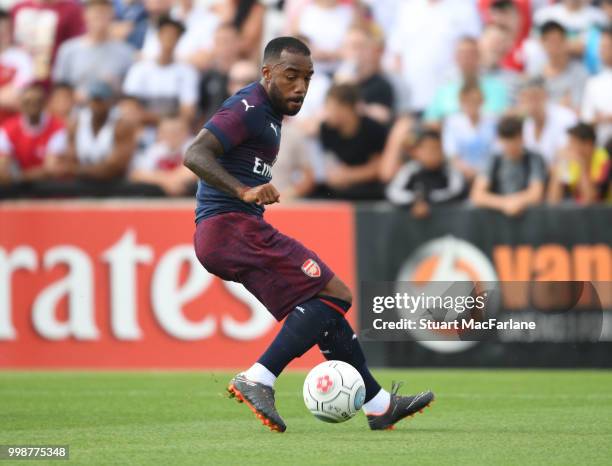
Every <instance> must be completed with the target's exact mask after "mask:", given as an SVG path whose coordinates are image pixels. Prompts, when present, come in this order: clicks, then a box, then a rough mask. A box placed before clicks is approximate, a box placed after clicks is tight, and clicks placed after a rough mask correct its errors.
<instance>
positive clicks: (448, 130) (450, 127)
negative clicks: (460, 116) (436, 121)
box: [442, 117, 459, 158]
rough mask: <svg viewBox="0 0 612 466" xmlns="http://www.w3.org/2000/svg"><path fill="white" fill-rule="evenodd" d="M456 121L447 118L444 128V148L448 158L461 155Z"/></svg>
mask: <svg viewBox="0 0 612 466" xmlns="http://www.w3.org/2000/svg"><path fill="white" fill-rule="evenodd" d="M454 121H455V120H454V119H453V118H452V117H450V118H447V119H446V120H445V121H444V125H443V127H442V147H443V149H444V154H445V155H446V157H447V158H453V157H456V156H458V155H459V149H458V144H457V137H456V136H457V134H456V128H455V125H454Z"/></svg>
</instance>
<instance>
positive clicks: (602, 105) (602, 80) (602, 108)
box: [582, 28, 612, 145]
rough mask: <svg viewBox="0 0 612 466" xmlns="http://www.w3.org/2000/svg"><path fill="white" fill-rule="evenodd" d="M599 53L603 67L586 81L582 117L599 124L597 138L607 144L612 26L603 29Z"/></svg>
mask: <svg viewBox="0 0 612 466" xmlns="http://www.w3.org/2000/svg"><path fill="white" fill-rule="evenodd" d="M599 54H600V56H601V63H602V66H603V69H602V71H601V72H599V73H598V74H597V75H595V76H593V77H592V78H589V80H588V81H587V83H586V87H585V89H584V98H583V101H582V119H583V120H584V121H586V122H587V123H592V124H594V125H596V126H597V140H598V142H599V144H602V145H605V144H607V143H608V142H609V141H610V140H611V138H612V28H607V29H604V30H603V31H602V33H601V43H600V46H599Z"/></svg>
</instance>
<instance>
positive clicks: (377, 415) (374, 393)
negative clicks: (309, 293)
mask: <svg viewBox="0 0 612 466" xmlns="http://www.w3.org/2000/svg"><path fill="white" fill-rule="evenodd" d="M339 296H342V297H344V298H345V299H346V300H347V301H342V298H339ZM319 297H320V298H321V300H322V301H324V302H326V301H327V302H328V304H329V305H333V304H341V303H343V302H344V303H346V304H347V305H348V306H350V302H351V301H352V298H351V297H350V290H349V288H348V287H347V286H346V285H345V284H344V283H343V282H342V281H341V280H340V279H338V277H335V276H334V278H333V279H332V280H331V281H330V283H329V284H328V286H326V287H325V289H324V290H323V291H322V292H321V295H319ZM347 309H348V307H347ZM340 317H341V318H338V319H335V320H334V321H333V322H332V323H331V325H330V326H329V327H328V328H327V330H326V331H325V332H324V333H323V336H322V338H321V339H320V340H319V341H318V345H319V349H320V350H321V353H322V354H323V356H325V358H326V359H328V360H339V361H344V362H346V363H348V364H350V365H352V366H353V367H354V368H355V369H357V371H358V372H359V374H361V377H362V378H363V381H364V384H365V387H366V397H365V403H364V405H363V410H364V412H365V414H366V416H367V419H368V424H369V425H370V428H372V429H374V430H380V429H389V428H392V427H393V425H394V424H395V423H396V422H397V421H399V420H401V419H403V418H405V417H407V416H413V415H414V414H415V413H417V412H420V411H422V410H423V409H424V408H425V407H427V406H429V404H430V403H431V402H432V401H433V398H434V395H433V393H431V392H430V391H427V392H422V393H419V394H417V395H414V396H399V395H397V390H398V389H399V385H396V386H394V387H393V389H392V390H391V391H392V393H389V392H387V391H386V390H385V389H383V388H382V387H381V386H380V385H379V383H378V382H377V381H376V379H375V378H374V376H373V375H372V373H371V372H370V370H369V368H368V366H367V363H366V359H365V355H364V353H363V350H362V348H361V345H360V344H359V340H358V339H357V335H356V334H355V332H354V331H353V329H352V328H351V326H350V324H349V323H348V321H347V320H346V319H345V318H344V316H340Z"/></svg>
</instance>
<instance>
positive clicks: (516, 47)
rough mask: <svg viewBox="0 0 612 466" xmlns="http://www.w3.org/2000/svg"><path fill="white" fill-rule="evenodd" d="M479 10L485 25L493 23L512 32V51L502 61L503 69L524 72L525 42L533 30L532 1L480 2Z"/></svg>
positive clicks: (492, 0) (490, 0)
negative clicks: (523, 50)
mask: <svg viewBox="0 0 612 466" xmlns="http://www.w3.org/2000/svg"><path fill="white" fill-rule="evenodd" d="M478 8H479V10H480V13H481V15H482V17H483V20H484V22H485V23H493V24H497V25H499V26H502V27H504V28H506V29H508V30H509V31H511V33H512V35H513V37H514V40H513V46H512V49H510V50H509V51H508V53H507V54H506V56H505V57H504V59H503V61H502V67H503V68H505V69H509V70H513V71H519V72H520V71H523V68H524V63H523V56H522V55H523V54H522V49H523V42H524V41H525V39H526V38H527V37H528V36H529V31H530V30H531V10H532V1H531V0H478Z"/></svg>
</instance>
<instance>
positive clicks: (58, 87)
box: [47, 83, 76, 122]
mask: <svg viewBox="0 0 612 466" xmlns="http://www.w3.org/2000/svg"><path fill="white" fill-rule="evenodd" d="M75 105H76V99H75V96H74V89H73V88H72V86H71V85H70V84H66V83H55V84H54V85H53V87H52V88H51V93H50V95H49V102H48V103H47V111H48V112H49V114H50V115H53V116H55V117H57V118H59V119H60V120H62V121H64V122H67V121H70V120H71V119H72V117H73V113H74V110H75Z"/></svg>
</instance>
